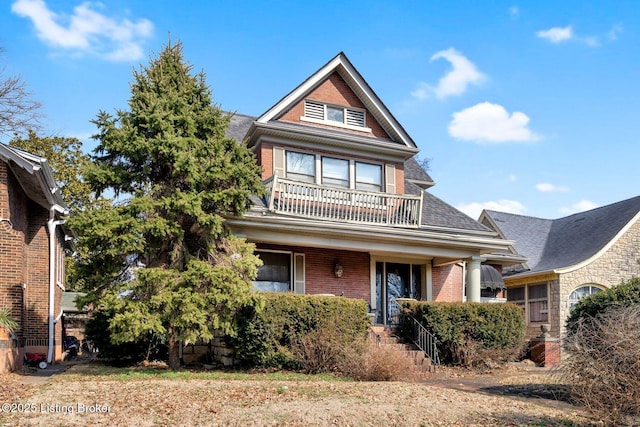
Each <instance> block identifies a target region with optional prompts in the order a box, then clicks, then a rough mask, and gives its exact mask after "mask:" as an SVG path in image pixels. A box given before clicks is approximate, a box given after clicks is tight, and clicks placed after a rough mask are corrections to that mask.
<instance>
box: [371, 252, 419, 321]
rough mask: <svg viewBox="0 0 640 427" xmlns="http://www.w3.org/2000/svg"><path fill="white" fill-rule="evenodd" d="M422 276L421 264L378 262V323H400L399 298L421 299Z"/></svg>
mask: <svg viewBox="0 0 640 427" xmlns="http://www.w3.org/2000/svg"><path fill="white" fill-rule="evenodd" d="M420 276H421V275H420V266H419V265H412V264H403V263H394V262H376V307H377V318H376V323H379V324H385V325H389V324H396V323H398V320H399V318H398V316H399V313H400V306H399V304H398V302H397V299H398V298H414V299H420V287H421V286H420Z"/></svg>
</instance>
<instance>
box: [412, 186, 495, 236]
mask: <svg viewBox="0 0 640 427" xmlns="http://www.w3.org/2000/svg"><path fill="white" fill-rule="evenodd" d="M404 189H405V193H407V194H420V190H421V188H420V187H418V186H417V185H415V184H413V183H410V182H407V181H405V184H404ZM422 197H423V198H422V225H424V226H432V227H445V228H456V229H461V230H471V231H491V230H490V229H489V228H488V227H485V226H484V225H482V224H480V223H479V222H478V221H476V220H475V219H473V218H471V217H470V216H467V215H466V214H464V213H462V212H461V211H459V210H458V209H456V208H454V207H453V206H451V205H450V204H448V203H446V202H444V201H443V200H441V199H439V198H438V197H436V196H434V195H433V194H431V193H429V192H428V191H425V192H423V196H422Z"/></svg>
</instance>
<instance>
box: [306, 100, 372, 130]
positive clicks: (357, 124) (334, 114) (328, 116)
mask: <svg viewBox="0 0 640 427" xmlns="http://www.w3.org/2000/svg"><path fill="white" fill-rule="evenodd" d="M300 120H302V121H306V122H312V123H321V124H326V125H331V126H337V127H343V128H347V129H353V130H359V131H363V132H371V129H369V128H368V127H366V125H367V123H366V113H365V110H361V109H358V108H352V107H343V106H339V105H330V104H325V103H324V102H319V101H312V100H310V99H305V101H304V116H302V117H300Z"/></svg>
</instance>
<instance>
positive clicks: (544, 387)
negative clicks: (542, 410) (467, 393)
mask: <svg viewBox="0 0 640 427" xmlns="http://www.w3.org/2000/svg"><path fill="white" fill-rule="evenodd" d="M480 391H482V392H485V393H489V394H497V395H501V396H515V397H525V398H538V399H549V400H557V401H561V402H566V403H570V404H574V402H573V401H572V400H571V397H570V395H569V392H568V390H567V387H566V386H564V385H562V384H509V385H493V386H489V387H482V388H480Z"/></svg>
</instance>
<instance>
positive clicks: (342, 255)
mask: <svg viewBox="0 0 640 427" xmlns="http://www.w3.org/2000/svg"><path fill="white" fill-rule="evenodd" d="M257 249H258V250H260V249H270V250H281V251H291V252H297V253H303V254H304V255H305V293H307V294H334V295H344V296H345V297H348V298H358V299H363V300H365V301H367V302H369V301H370V298H371V285H370V275H369V267H370V258H369V254H368V253H366V252H353V251H343V250H334V249H321V248H305V247H297V246H284V245H271V244H260V243H259V244H257ZM336 262H339V263H340V265H342V267H343V268H344V273H343V275H342V277H335V274H334V267H335V264H336Z"/></svg>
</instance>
